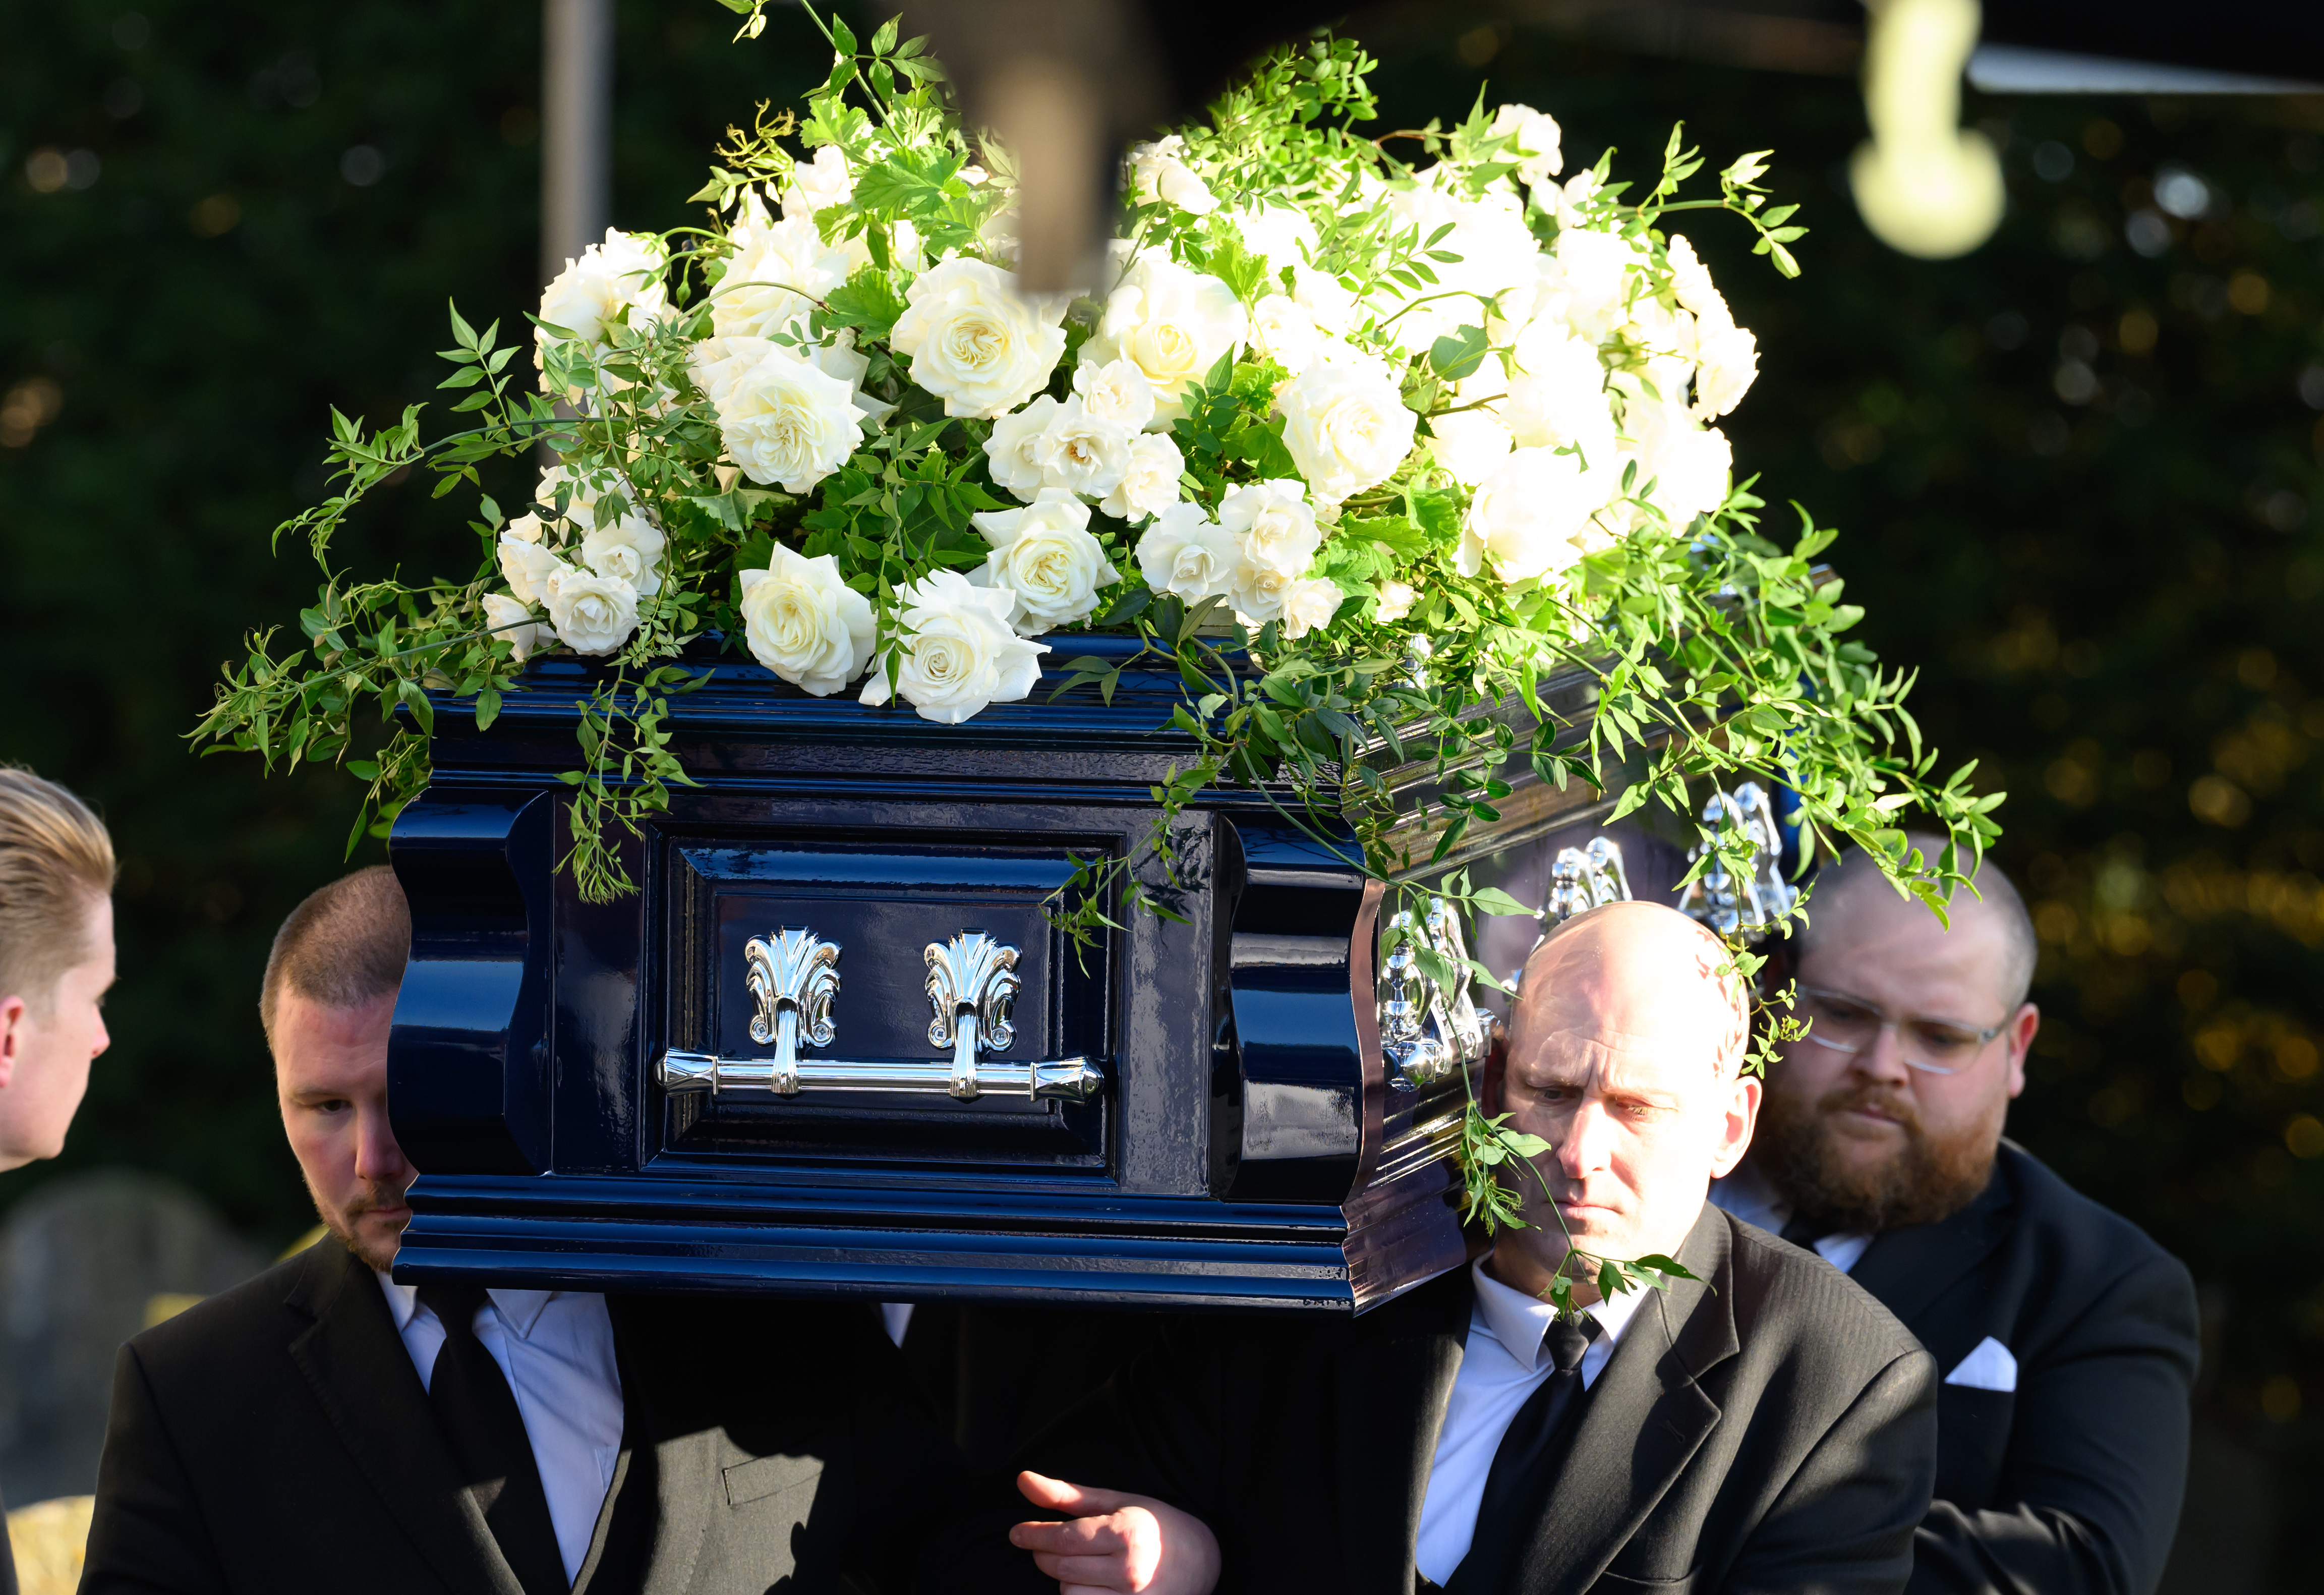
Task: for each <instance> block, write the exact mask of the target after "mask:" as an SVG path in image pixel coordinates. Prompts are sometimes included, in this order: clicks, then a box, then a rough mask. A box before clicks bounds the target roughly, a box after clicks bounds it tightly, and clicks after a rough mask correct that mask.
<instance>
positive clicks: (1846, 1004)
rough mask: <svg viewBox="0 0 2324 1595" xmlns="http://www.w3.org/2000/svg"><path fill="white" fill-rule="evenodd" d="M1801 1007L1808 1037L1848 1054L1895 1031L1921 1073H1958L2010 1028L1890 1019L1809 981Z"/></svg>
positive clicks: (1900, 1046) (1900, 1047)
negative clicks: (1823, 989) (1822, 989)
mask: <svg viewBox="0 0 2324 1595" xmlns="http://www.w3.org/2000/svg"><path fill="white" fill-rule="evenodd" d="M1800 1010H1801V1011H1802V1012H1803V1014H1804V1015H1805V1016H1806V1018H1807V1019H1808V1033H1807V1036H1806V1037H1805V1038H1806V1039H1807V1040H1810V1041H1812V1042H1814V1043H1815V1044H1816V1045H1817V1046H1823V1047H1829V1048H1830V1049H1831V1050H1832V1051H1833V1052H1838V1053H1846V1054H1847V1055H1848V1056H1851V1057H1853V1056H1856V1055H1857V1054H1858V1053H1860V1052H1862V1051H1864V1050H1865V1049H1866V1048H1867V1047H1868V1046H1871V1045H1872V1044H1873V1043H1874V1042H1875V1041H1877V1040H1878V1039H1879V1038H1880V1032H1881V1031H1883V1030H1894V1031H1895V1032H1896V1045H1897V1049H1898V1051H1899V1053H1900V1054H1901V1055H1902V1056H1903V1057H1904V1063H1905V1065H1906V1066H1907V1067H1908V1068H1914V1069H1918V1070H1920V1071H1921V1072H1922V1073H1923V1074H1959V1073H1960V1071H1961V1070H1962V1069H1964V1068H1966V1067H1968V1066H1969V1064H1970V1063H1971V1062H1973V1061H1974V1060H1975V1059H1976V1057H1977V1055H1978V1053H1979V1052H1982V1051H1983V1050H1984V1049H1985V1047H1986V1046H1987V1044H1988V1043H1989V1042H1991V1041H1992V1039H1993V1038H1994V1037H1996V1036H1998V1035H2000V1034H2001V1033H2002V1031H2004V1030H2006V1029H2007V1028H2009V1021H2008V1020H2007V1019H2003V1020H2002V1021H2001V1022H2000V1023H1999V1024H1997V1025H1995V1026H1993V1027H1992V1028H1989V1029H1984V1030H1971V1029H1969V1028H1965V1027H1963V1026H1960V1025H1955V1024H1950V1023H1948V1022H1946V1021H1945V1020H1943V1019H1890V1018H1889V1017H1888V1016H1887V1015H1886V1014H1884V1013H1882V1012H1881V1011H1880V1010H1878V1009H1877V1008H1875V1007H1873V1006H1872V1005H1871V1004H1870V1003H1868V1002H1864V1001H1860V1000H1858V999H1856V998H1854V997H1850V996H1848V995H1847V994H1846V993H1844V992H1840V991H1819V990H1818V989H1817V988H1815V987H1813V986H1802V987H1801V988H1800Z"/></svg>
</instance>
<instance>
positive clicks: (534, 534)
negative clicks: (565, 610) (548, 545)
mask: <svg viewBox="0 0 2324 1595" xmlns="http://www.w3.org/2000/svg"><path fill="white" fill-rule="evenodd" d="M500 552H501V575H502V576H503V577H504V578H506V580H507V582H508V585H509V591H510V592H512V593H513V594H515V595H516V601H517V602H518V603H519V604H539V602H540V601H541V600H542V599H544V598H546V597H547V596H548V586H547V585H548V581H549V576H550V575H551V574H552V573H554V572H555V571H557V570H558V569H559V568H561V567H562V566H563V564H564V561H562V560H560V559H559V558H558V557H557V556H556V555H555V554H553V553H551V552H550V551H549V549H545V548H543V547H542V546H541V543H540V517H539V516H538V515H519V516H518V517H517V518H516V519H515V520H513V521H510V522H509V524H508V530H505V531H503V532H502V533H501V541H500Z"/></svg>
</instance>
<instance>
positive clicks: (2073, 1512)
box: [1850, 1141, 2199, 1595]
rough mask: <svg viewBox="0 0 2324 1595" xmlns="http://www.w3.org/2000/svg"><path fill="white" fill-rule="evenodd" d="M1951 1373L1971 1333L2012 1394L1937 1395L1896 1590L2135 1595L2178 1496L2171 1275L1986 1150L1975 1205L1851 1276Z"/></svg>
mask: <svg viewBox="0 0 2324 1595" xmlns="http://www.w3.org/2000/svg"><path fill="white" fill-rule="evenodd" d="M1850 1277H1852V1278H1854V1279H1855V1280H1856V1282H1857V1283H1858V1285H1861V1286H1864V1288H1865V1289H1867V1290H1868V1291H1870V1292H1871V1293H1872V1294H1873V1295H1875V1296H1877V1297H1878V1298H1879V1299H1880V1301H1881V1302H1882V1303H1883V1304H1885V1305H1886V1306H1887V1308H1888V1310H1889V1311H1890V1312H1892V1313H1894V1314H1896V1316H1897V1317H1899V1318H1901V1319H1903V1320H1904V1327H1905V1328H1907V1329H1909V1330H1911V1331H1912V1332H1914V1334H1915V1335H1917V1336H1918V1337H1920V1341H1921V1343H1922V1344H1923V1346H1925V1347H1927V1348H1928V1349H1929V1351H1930V1352H1931V1354H1932V1355H1933V1356H1934V1357H1935V1358H1936V1360H1937V1366H1938V1368H1939V1369H1941V1370H1942V1371H1944V1372H1946V1373H1950V1372H1951V1371H1952V1370H1953V1369H1956V1368H1958V1367H1960V1361H1961V1359H1963V1358H1964V1357H1967V1356H1968V1355H1969V1353H1970V1352H1971V1351H1974V1350H1976V1348H1977V1347H1978V1344H1979V1343H1980V1342H1982V1341H1985V1340H1986V1339H1987V1337H1990V1338H1992V1339H1994V1340H1997V1341H2000V1342H2001V1344H2002V1345H2004V1346H2005V1347H2006V1348H2008V1350H2009V1352H2010V1354H2011V1355H2012V1356H2014V1357H2015V1359H2016V1360H2017V1388H2016V1389H2015V1390H2014V1391H2002V1390H1983V1389H1975V1388H1969V1387H1968V1386H1963V1385H1950V1384H1949V1385H1944V1386H1941V1388H1940V1389H1939V1392H1938V1397H1937V1487H1936V1504H1935V1505H1934V1506H1933V1507H1931V1508H1930V1511H1929V1517H1928V1520H1927V1522H1925V1523H1924V1524H1923V1525H1922V1526H1921V1533H1920V1536H1919V1545H1918V1549H1917V1551H1916V1554H1915V1557H1914V1571H1913V1582H1912V1586H1911V1588H1912V1590H1914V1595H2004V1592H2007V1595H2016V1592H2017V1591H2021V1590H2034V1591H2039V1592H2040V1595H2151V1592H2152V1591H2153V1589H2154V1586H2155V1584H2156V1583H2157V1582H2158V1581H2160V1580H2161V1579H2162V1577H2163V1562H2164V1560H2165V1559H2166V1558H2167V1557H2168V1556H2169V1555H2170V1554H2171V1541H2172V1535H2174V1533H2175V1532H2176V1531H2177V1528H2178V1525H2179V1503H2180V1498H2181V1496H2182V1495H2183V1494H2184V1493H2185V1491H2186V1486H2187V1428H2188V1401H2189V1397H2190V1393H2191V1391H2192V1389H2193V1387H2194V1380H2195V1362H2196V1358H2197V1355H2198V1351H2199V1342H2198V1341H2197V1338H2196V1317H2195V1287H2194V1283H2193V1281H2192V1280H2190V1278H2189V1277H2188V1275H2187V1269H2186V1267H2185V1266H2184V1265H2183V1264H2181V1262H2180V1261H2179V1259H2178V1258H2174V1257H2172V1255H2171V1254H2170V1253H2168V1252H2166V1251H2164V1250H2163V1249H2162V1248H2161V1247H2159V1246H2157V1245H2155V1244H2154V1242H2153V1241H2152V1240H2148V1239H2147V1238H2146V1235H2145V1233H2144V1231H2141V1230H2140V1229H2139V1228H2138V1227H2137V1226H2136V1225H2135V1224H2133V1223H2132V1222H2130V1221H2129V1220H2127V1219H2125V1218H2122V1217H2120V1216H2119V1215H2117V1214H2116V1213H2113V1212H2108V1211H2107V1209H2105V1208H2103V1207H2100V1206H2099V1205H2098V1203H2095V1202H2092V1201H2091V1200H2089V1198H2088V1197H2087V1196H2083V1195H2081V1194H2079V1193H2078V1192H2076V1191H2075V1190H2074V1189H2073V1187H2071V1186H2070V1185H2067V1184H2066V1182H2065V1181H2063V1180H2061V1179H2060V1178H2059V1177H2058V1176H2056V1175H2054V1174H2052V1173H2051V1172H2050V1170H2049V1169H2048V1168H2046V1167H2044V1166H2043V1165H2042V1164H2041V1163H2040V1162H2039V1161H2038V1160H2037V1159H2035V1158H2034V1157H2032V1156H2031V1155H2029V1154H2028V1153H2027V1152H2025V1151H2024V1149H2023V1148H2019V1147H2017V1146H2015V1145H2014V1144H2012V1143H2010V1142H2007V1141H2004V1142H2003V1143H2002V1145H2001V1153H2000V1156H1999V1157H1997V1159H1996V1160H1995V1162H1994V1168H1993V1178H1992V1179H1991V1180H1990V1181H1989V1182H1987V1185H1986V1188H1985V1191H1984V1194H1982V1195H1980V1196H1978V1199H1977V1200H1976V1201H1975V1202H1972V1203H1969V1206H1967V1207H1965V1208H1963V1209H1962V1210H1961V1211H1960V1212H1957V1213H1955V1214H1953V1215H1952V1217H1950V1218H1949V1219H1946V1220H1944V1221H1942V1222H1939V1223H1934V1224H1914V1225H1909V1226H1907V1227H1905V1228H1904V1229H1900V1230H1891V1231H1888V1232H1886V1234H1883V1235H1881V1236H1879V1237H1877V1238H1876V1239H1875V1240H1873V1242H1872V1244H1871V1246H1870V1247H1869V1248H1868V1249H1867V1250H1866V1251H1865V1253H1864V1256H1863V1258H1861V1259H1860V1260H1859V1261H1858V1263H1857V1265H1856V1267H1855V1268H1853V1269H1852V1270H1850Z"/></svg>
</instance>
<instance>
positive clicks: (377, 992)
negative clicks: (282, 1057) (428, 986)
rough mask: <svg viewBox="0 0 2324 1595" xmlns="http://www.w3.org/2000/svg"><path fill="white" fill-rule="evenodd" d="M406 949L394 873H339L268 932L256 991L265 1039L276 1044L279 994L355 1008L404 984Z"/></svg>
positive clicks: (405, 918)
mask: <svg viewBox="0 0 2324 1595" xmlns="http://www.w3.org/2000/svg"><path fill="white" fill-rule="evenodd" d="M410 955H411V909H410V905H408V904H407V903H405V901H404V900H403V887H402V885H401V883H400V882H399V881H398V880H396V879H395V871H393V870H391V869H389V868H388V867H387V866H386V865H385V864H374V865H373V866H372V867H371V868H370V869H368V870H357V871H355V873H354V874H352V875H342V876H341V877H340V878H339V879H338V880H334V881H332V882H331V883H330V884H329V885H328V886H326V887H324V888H322V889H321V890H318V891H317V892H315V893H313V894H312V895H311V896H309V898H308V899H307V900H306V901H305V902H303V903H300V905H299V906H298V907H297V908H293V909H291V917H289V918H288V919H285V920H284V921H283V922H282V928H281V930H278V931H276V932H275V933H274V950H273V951H272V952H271V953H269V954H267V955H266V979H265V981H264V982H263V984H261V985H260V987H259V991H258V1019H259V1022H260V1023H261V1024H263V1025H264V1026H265V1027H266V1045H267V1046H269V1047H270V1048H272V1046H273V1045H274V1021H275V1019H276V1016H277V1015H278V1014H279V1013H280V1011H281V1006H282V993H283V992H285V991H293V992H296V993H297V994H298V995H300V996H301V997H304V998H305V999H306V1000H308V1001H309V1002H318V1003H321V1004H322V1005H323V1006H324V1007H326V1008H360V1007H362V1006H363V1005H364V1003H366V1002H375V1001H377V1000H379V999H380V998H382V997H384V996H386V995H387V994H388V993H389V992H391V991H394V990H395V989H396V988H397V987H399V986H401V985H402V983H403V965H404V963H405V961H406V960H408V959H409V958H410Z"/></svg>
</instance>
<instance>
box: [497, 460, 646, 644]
mask: <svg viewBox="0 0 2324 1595" xmlns="http://www.w3.org/2000/svg"><path fill="white" fill-rule="evenodd" d="M534 496H535V497H536V499H537V500H538V501H539V502H538V504H537V506H536V507H535V508H534V509H532V510H529V511H527V512H525V513H523V514H521V515H519V516H518V517H517V518H516V519H515V520H513V521H510V522H509V524H508V526H507V528H506V530H503V532H502V533H501V539H500V557H501V575H502V576H504V577H505V578H507V581H508V585H509V590H508V592H506V593H505V594H502V593H488V594H486V595H484V623H485V624H486V625H487V626H489V627H491V628H492V629H493V632H497V633H498V634H499V635H501V636H503V637H505V638H507V639H508V640H509V641H511V642H512V643H513V644H514V645H515V650H516V657H517V658H518V659H525V658H527V657H529V656H530V654H531V653H532V651H533V650H535V649H537V648H545V647H547V646H549V642H550V641H551V640H552V639H553V640H554V641H558V642H560V643H562V644H564V645H565V646H566V647H567V648H569V649H571V650H573V651H574V652H576V653H589V654H604V653H611V652H612V651H613V650H615V649H616V648H619V647H620V646H621V645H622V643H624V642H626V641H629V639H630V633H631V632H634V631H636V630H637V626H638V600H639V599H641V598H650V597H652V596H653V595H655V594H657V593H659V592H660V591H661V584H662V576H663V575H664V571H663V568H662V563H663V561H662V555H663V551H664V548H665V540H664V539H663V537H662V534H661V531H660V530H659V528H657V527H656V526H654V525H653V524H652V522H650V521H648V520H647V519H646V518H645V517H644V516H643V515H641V514H640V513H638V512H637V511H636V510H635V509H633V508H628V509H624V510H623V511H622V512H621V513H620V514H619V515H616V516H614V517H613V518H612V519H611V520H609V521H607V522H606V523H605V524H604V525H603V526H600V525H598V524H596V520H597V517H596V513H595V512H596V505H597V498H598V494H597V493H596V492H595V491H594V490H593V489H592V488H591V487H590V485H589V484H586V483H585V482H582V481H578V480H576V479H575V478H574V477H573V476H572V475H571V474H569V473H568V472H567V470H566V469H565V468H564V467H563V466H551V467H550V468H549V469H548V470H546V471H543V472H542V473H541V474H540V485H539V490H538V492H537V493H535V495H534ZM544 512H545V513H544ZM539 612H546V613H547V615H548V620H547V622H546V623H542V622H539V621H538V620H537V619H536V618H535V616H536V614H537V613H539Z"/></svg>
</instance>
